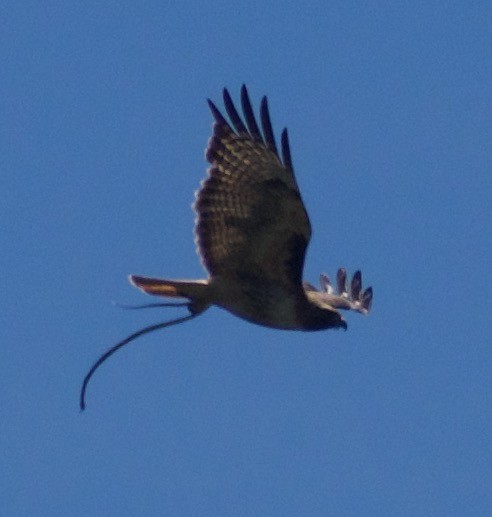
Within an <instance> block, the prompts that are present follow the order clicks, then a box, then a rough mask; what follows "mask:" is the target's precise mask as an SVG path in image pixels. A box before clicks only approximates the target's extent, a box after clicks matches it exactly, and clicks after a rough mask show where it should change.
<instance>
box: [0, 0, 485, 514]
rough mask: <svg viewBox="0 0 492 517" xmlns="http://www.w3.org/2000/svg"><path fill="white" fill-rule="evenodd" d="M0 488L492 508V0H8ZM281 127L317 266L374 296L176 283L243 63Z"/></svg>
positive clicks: (33, 505) (224, 506) (116, 505)
mask: <svg viewBox="0 0 492 517" xmlns="http://www.w3.org/2000/svg"><path fill="white" fill-rule="evenodd" d="M0 9H1V16H0V19H1V21H0V25H1V31H0V34H1V35H0V42H1V71H2V72H1V75H2V79H1V81H0V131H1V135H0V161H1V165H0V167H1V172H0V180H1V192H2V196H1V201H0V215H1V221H2V223H1V253H0V266H1V273H0V275H1V279H2V281H1V285H2V295H1V297H0V304H1V307H0V318H1V325H0V328H1V333H2V339H1V346H0V365H1V366H0V368H1V375H0V383H1V395H0V404H1V407H0V411H1V419H0V450H1V451H2V452H1V454H2V459H1V463H0V486H1V487H2V496H1V498H0V513H1V514H2V515H16V516H24V515H26V516H32V515H49V516H58V515H60V516H65V515H71V516H82V515H83V516H86V515H120V516H127V515H156V516H158V515H245V516H256V515H283V516H288V515H292V516H297V515H314V516H316V515H319V516H323V515H433V516H435V515H471V514H474V515H485V514H488V513H490V512H491V509H492V490H491V479H492V433H491V425H492V407H491V388H492V380H491V372H492V343H491V337H490V336H491V309H492V303H491V291H492V284H491V275H490V273H489V267H490V259H491V249H492V245H491V235H492V216H491V215H492V214H491V199H492V180H491V163H492V160H491V146H490V143H491V141H492V134H491V133H492V131H491V129H492V127H491V126H492V124H491V121H492V112H491V111H492V110H491V91H492V81H491V77H492V74H491V63H492V61H491V59H490V40H491V34H492V30H491V26H492V8H491V4H490V2H480V1H478V2H472V3H467V4H466V6H465V3H459V2H456V3H453V2H444V1H441V2H439V1H432V0H431V1H428V2H365V3H362V2H350V1H349V2H347V1H332V2H326V1H319V2H307V3H305V4H300V3H299V2H290V3H287V2H264V1H261V2H260V1H253V2H236V3H235V2H230V1H229V2H225V1H222V0H215V1H214V2H198V1H195V2H193V1H191V2H186V1H180V2H156V1H154V2H152V1H149V2H141V3H138V4H137V3H130V2H116V1H114V2H111V1H108V2H94V1H88V2H29V1H26V2H11V1H10V2H9V1H7V2H3V3H2V7H1V8H0ZM243 82H244V83H246V84H247V85H248V87H249V90H250V94H251V98H252V101H253V103H254V106H255V109H257V107H258V105H259V101H260V99H261V96H262V95H264V94H267V95H268V96H269V100H270V109H271V115H272V120H273V124H274V129H275V132H276V134H277V136H279V134H280V131H281V129H282V128H283V127H284V126H288V128H289V132H290V138H291V147H292V154H293V160H294V166H295V168H296V172H297V177H298V181H299V184H300V187H301V190H302V194H303V197H304V200H305V202H306V205H307V208H308V211H309V213H310V217H311V221H312V224H313V229H314V235H313V239H312V241H311V245H310V247H309V250H308V256H307V262H306V267H305V277H306V279H309V280H310V281H312V282H315V283H317V277H318V275H319V273H321V272H327V273H328V274H329V275H331V276H333V275H334V273H335V272H336V269H337V268H338V267H339V266H345V267H346V268H347V269H348V270H349V271H350V272H353V271H354V270H355V269H356V268H361V269H362V271H363V279H364V283H365V285H373V287H374V292H375V300H374V308H373V312H372V313H371V314H370V315H369V316H368V317H362V316H360V315H358V314H348V315H347V319H348V322H349V330H348V331H347V332H340V331H338V332H337V331H326V332H323V333H313V334H306V333H295V332H292V333H289V332H281V331H274V330H270V329H265V328H261V327H256V326H253V325H251V324H248V323H246V322H244V321H241V320H239V319H237V318H234V317H233V316H231V315H230V314H228V313H226V312H224V311H222V310H220V309H216V308H213V309H211V310H209V311H208V312H207V313H205V314H204V315H203V316H201V317H200V318H198V319H196V320H193V321H192V322H190V323H186V324H185V325H182V326H178V327H173V328H170V329H166V330H163V331H161V332H159V333H154V334H152V335H149V336H146V337H144V338H142V339H141V340H139V341H137V342H135V343H133V344H131V345H129V346H128V347H127V348H125V349H123V350H121V351H120V352H119V353H118V354H117V355H115V356H114V357H113V358H112V359H110V361H108V362H107V363H106V364H104V366H103V367H102V368H101V369H100V370H99V371H98V372H97V374H96V376H95V377H94V378H93V381H92V384H90V385H89V390H88V393H87V410H86V412H85V413H80V412H79V408H78V395H79V389H80V384H81V381H82V378H83V376H84V375H85V373H86V372H87V370H88V368H89V367H90V365H91V364H92V362H93V361H94V360H95V359H96V358H97V357H98V356H99V355H100V354H101V353H102V352H103V351H104V350H106V349H107V348H108V347H109V346H110V345H112V344H114V343H116V342H117V341H118V340H120V339H122V338H124V337H125V336H126V335H128V334H130V333H131V332H133V331H134V330H137V329H138V328H140V327H143V326H145V325H148V324H151V323H157V322H158V321H163V320H165V319H167V318H172V317H177V316H178V315H179V314H181V312H182V311H180V310H179V309H167V310H166V309H153V310H149V311H125V310H122V309H119V308H116V307H115V306H114V305H113V304H112V302H113V301H116V302H119V303H134V304H135V303H144V302H150V301H152V299H151V298H150V297H146V296H144V295H143V294H142V293H140V292H138V291H137V290H135V289H133V288H132V287H131V286H130V285H129V284H128V282H127V280H126V277H127V275H128V274H129V273H138V274H144V275H149V276H151V275H153V276H161V277H169V278H173V277H175V278H183V277H185V278H200V277H203V276H204V272H203V270H202V268H201V266H200V264H199V261H198V259H197V257H196V255H195V251H194V244H193V237H192V226H193V217H194V216H193V213H192V211H191V209H190V205H191V203H192V201H193V192H194V190H196V188H197V187H198V185H199V182H200V181H201V179H202V178H204V176H205V168H206V163H205V160H204V154H203V151H204V147H205V145H206V142H207V139H208V137H209V135H210V131H211V124H212V117H211V115H210V113H209V111H208V108H207V105H206V102H205V99H206V98H207V97H210V98H212V99H213V100H214V101H215V102H216V103H217V104H218V105H219V106H221V105H222V99H221V90H222V87H224V86H227V87H228V88H229V89H230V91H231V94H232V96H233V98H234V99H235V100H236V101H237V100H238V97H239V89H240V86H241V84H242V83H243Z"/></svg>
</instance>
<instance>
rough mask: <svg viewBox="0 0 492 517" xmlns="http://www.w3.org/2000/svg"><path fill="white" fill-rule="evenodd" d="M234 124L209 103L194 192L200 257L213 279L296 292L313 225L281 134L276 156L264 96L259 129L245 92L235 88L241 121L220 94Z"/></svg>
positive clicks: (285, 134) (229, 98)
mask: <svg viewBox="0 0 492 517" xmlns="http://www.w3.org/2000/svg"><path fill="white" fill-rule="evenodd" d="M224 105H225V107H226V111H227V114H228V116H229V119H230V121H231V124H232V126H231V125H230V124H229V123H228V122H227V121H226V119H225V118H224V117H223V116H222V114H221V113H220V111H219V110H218V109H217V107H216V106H215V104H214V103H213V102H211V101H209V106H210V109H211V111H212V114H213V116H214V119H215V123H214V127H213V135H212V137H211V139H210V141H209V144H208V147H207V151H206V158H207V160H208V161H209V162H210V163H211V167H210V169H209V170H208V175H209V177H208V178H207V179H206V180H205V181H204V182H203V184H202V187H201V189H200V190H199V191H198V192H197V194H196V202H195V205H194V208H195V210H196V212H197V221H196V226H195V234H196V242H197V246H198V252H199V254H200V256H201V258H202V261H203V264H204V265H205V267H206V269H207V270H208V272H209V273H210V275H211V276H216V275H227V274H234V273H235V272H238V271H242V273H243V274H248V275H250V276H251V275H254V276H255V277H256V278H257V279H258V280H260V281H265V282H267V283H269V282H276V283H277V284H278V285H281V286H283V287H286V286H287V285H288V286H290V287H294V286H295V287H296V288H298V287H300V286H301V277H302V269H303V265H304V256H305V252H306V247H307V245H308V243H309V239H310V237H311V226H310V223H309V218H308V215H307V213H306V210H305V207H304V204H303V202H302V199H301V196H300V193H299V190H298V187H297V183H296V180H295V177H294V171H293V169H292V160H291V156H290V146H289V140H288V136H287V131H286V130H284V132H283V133H282V140H281V144H282V145H281V149H282V159H281V158H280V157H279V155H278V152H277V147H276V144H275V139H274V135H273V130H272V124H271V120H270V115H269V111H268V104H267V100H266V98H264V99H263V101H262V103H261V110H260V118H261V129H262V131H260V128H259V127H258V124H257V123H256V119H255V117H254V113H253V109H252V107H251V102H250V100H249V96H248V92H247V90H246V87H245V86H243V87H242V89H241V105H242V110H243V112H244V120H245V122H244V121H243V120H242V119H241V117H240V116H239V114H238V112H237V110H236V108H235V106H234V104H233V102H232V99H231V97H230V95H229V93H228V92H227V90H224Z"/></svg>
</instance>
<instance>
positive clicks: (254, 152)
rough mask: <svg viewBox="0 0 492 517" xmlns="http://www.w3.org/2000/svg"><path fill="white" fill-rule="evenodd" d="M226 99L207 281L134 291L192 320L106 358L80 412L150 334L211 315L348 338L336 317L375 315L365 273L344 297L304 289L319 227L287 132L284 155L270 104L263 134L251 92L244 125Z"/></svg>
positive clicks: (341, 274) (155, 281) (203, 223)
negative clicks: (336, 331) (339, 332)
mask: <svg viewBox="0 0 492 517" xmlns="http://www.w3.org/2000/svg"><path fill="white" fill-rule="evenodd" d="M223 98H224V106H225V110H226V112H227V115H228V118H229V121H228V120H227V119H226V118H225V117H224V116H223V115H222V113H221V112H220V111H219V109H218V108H217V107H216V105H215V104H214V103H213V102H212V101H211V100H208V104H209V107H210V110H211V112H212V115H213V118H214V125H213V133H212V137H211V138H210V140H209V142H208V146H207V149H206V159H207V161H208V162H209V163H210V164H211V166H210V168H209V169H208V176H207V178H206V179H205V180H204V181H203V182H202V184H201V187H200V189H199V190H198V191H197V193H196V195H195V197H196V199H195V203H194V205H193V208H194V210H195V213H196V221H195V242H196V246H197V252H198V255H199V256H200V259H201V262H202V264H203V266H204V267H205V269H206V271H207V273H208V278H206V279H204V280H167V279H166V280H165V279H159V278H149V277H144V276H138V275H131V276H130V282H131V283H132V284H133V285H134V286H135V287H138V288H139V289H141V290H142V291H144V292H145V293H147V294H151V295H155V296H163V297H167V298H182V299H184V300H186V301H185V302H183V303H159V304H150V306H176V305H180V306H186V307H187V308H188V310H189V314H188V315H187V316H184V317H181V318H177V319H175V320H171V321H166V322H164V323H159V324H157V325H152V326H150V327H146V328H144V329H142V330H140V331H138V332H135V333H134V334H132V335H131V336H129V337H128V338H126V339H125V340H123V341H122V342H120V343H118V344H117V345H115V346H113V347H112V348H111V349H109V350H108V351H107V352H106V353H105V354H103V355H102V356H101V357H100V358H99V360H98V361H96V363H95V364H94V365H93V367H92V368H91V370H90V371H89V373H88V374H87V376H86V378H85V379H84V383H83V387H82V392H81V399H80V406H81V408H82V409H84V407H85V389H86V387H87V383H88V381H89V380H90V378H91V377H92V375H93V373H94V372H95V370H96V369H97V368H98V367H99V366H100V365H101V364H102V362H104V361H105V360H106V359H107V358H108V357H109V356H110V355H112V354H113V353H114V352H116V350H118V349H119V348H121V347H122V346H124V345H126V344H127V343H129V342H130V341H132V340H134V339H136V338H137V337H139V336H141V335H142V334H145V333H148V332H151V331H154V330H157V329H159V328H163V327H167V326H170V325H174V324H177V323H182V322H184V321H186V320H189V319H191V318H194V317H196V316H197V315H199V314H201V313H202V312H204V311H205V310H206V309H208V308H209V307H211V306H212V305H217V306H219V307H222V308H223V309H226V310H228V311H229V312H231V313H232V314H234V315H236V316H239V317H240V318H243V319H245V320H247V321H250V322H251V323H256V324H258V325H263V326H266V327H272V328H276V329H283V330H303V331H314V330H323V329H329V328H343V329H346V328H347V323H346V322H345V320H344V319H343V318H342V316H341V314H340V312H339V311H338V309H347V310H355V311H357V312H359V313H362V314H367V313H368V312H369V310H370V307H371V302H372V297H373V292H372V288H371V287H369V288H367V289H365V290H362V278H361V273H360V271H357V272H356V273H355V274H354V275H353V277H352V280H351V282H350V286H347V273H346V271H345V269H343V268H340V269H339V270H338V273H337V277H336V289H334V288H333V287H332V284H331V282H330V280H329V279H328V277H327V276H326V275H324V274H323V275H321V278H320V280H321V288H320V289H316V288H315V287H314V286H313V285H311V284H310V283H308V282H304V281H303V278H302V276H303V269H304V259H305V254H306V249H307V246H308V244H309V240H310V238H311V223H310V221H309V217H308V214H307V212H306V208H305V206H304V203H303V201H302V198H301V194H300V192H299V187H298V185H297V181H296V178H295V175H294V168H293V165H292V159H291V153H290V145H289V137H288V133H287V129H284V130H283V132H282V134H281V140H280V144H281V145H280V149H281V152H280V153H279V152H278V149H277V145H276V143H275V138H274V134H273V130H272V124H271V120H270V114H269V110H268V101H267V98H266V97H263V99H262V101H261V105H260V124H261V129H260V126H259V125H258V123H257V121H256V118H255V115H254V112H253V108H252V105H251V102H250V98H249V95H248V91H247V89H246V87H245V86H244V85H243V87H242V89H241V107H242V112H243V118H242V117H241V116H240V115H239V113H238V111H237V109H236V107H235V106H234V103H233V101H232V99H231V96H230V95H229V92H228V91H227V90H226V89H224V90H223ZM148 306H149V305H144V306H140V307H148Z"/></svg>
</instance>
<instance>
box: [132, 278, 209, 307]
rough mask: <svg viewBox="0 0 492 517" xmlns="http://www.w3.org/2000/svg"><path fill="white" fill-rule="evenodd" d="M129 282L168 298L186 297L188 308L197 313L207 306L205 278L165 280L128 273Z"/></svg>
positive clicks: (148, 292) (207, 293)
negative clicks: (188, 303)
mask: <svg viewBox="0 0 492 517" xmlns="http://www.w3.org/2000/svg"><path fill="white" fill-rule="evenodd" d="M129 280H130V283H131V284H132V285H134V286H135V287H138V288H139V289H141V290H142V291H144V292H145V293H147V294H152V295H154V296H166V297H169V298H187V299H188V300H189V301H190V306H189V307H190V310H191V311H192V312H193V313H195V314H196V313H199V312H202V311H204V310H205V309H206V308H207V307H209V305H210V303H211V301H210V299H209V298H210V297H209V289H208V287H209V284H208V281H207V280H165V279H162V278H148V277H144V276H138V275H130V277H129Z"/></svg>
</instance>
